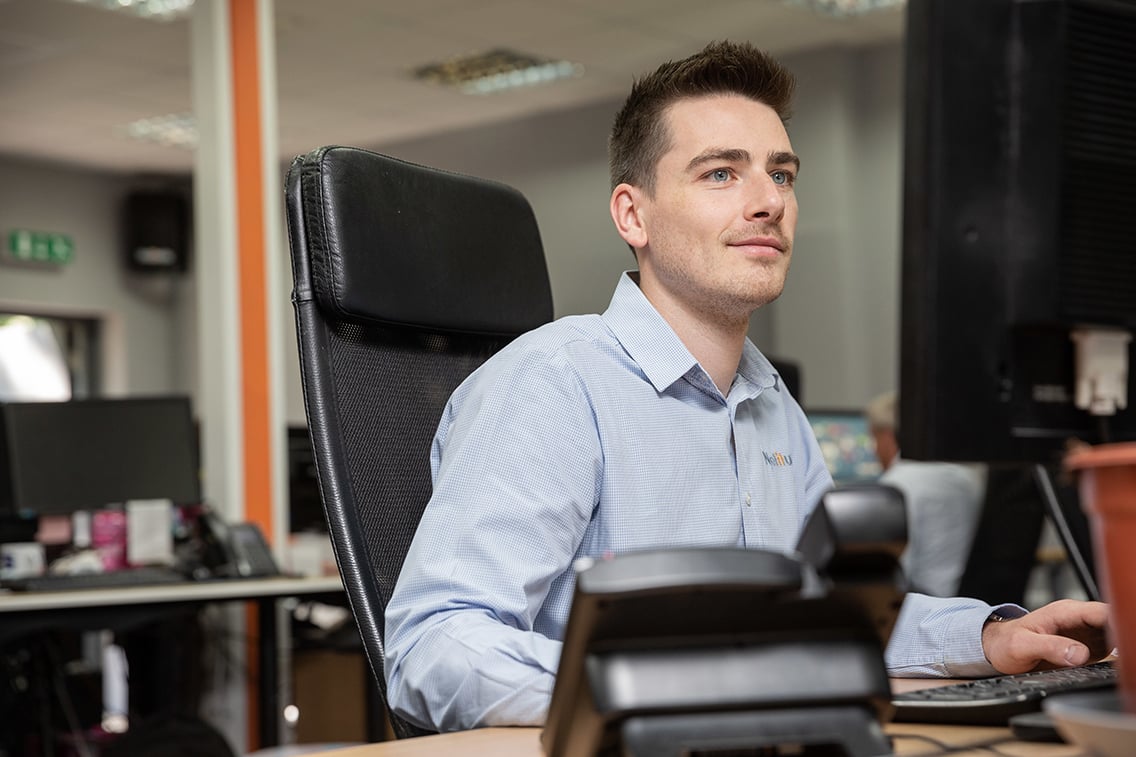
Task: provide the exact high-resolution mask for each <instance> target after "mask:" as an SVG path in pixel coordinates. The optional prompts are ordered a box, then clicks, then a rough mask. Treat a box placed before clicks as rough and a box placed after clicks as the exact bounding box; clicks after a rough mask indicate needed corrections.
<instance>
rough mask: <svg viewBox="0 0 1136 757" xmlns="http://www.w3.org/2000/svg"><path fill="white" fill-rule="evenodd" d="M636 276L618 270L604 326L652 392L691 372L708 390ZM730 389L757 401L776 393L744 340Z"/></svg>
mask: <svg viewBox="0 0 1136 757" xmlns="http://www.w3.org/2000/svg"><path fill="white" fill-rule="evenodd" d="M637 276H638V274H637V273H636V272H633V271H624V272H623V275H621V276H620V277H619V284H618V285H616V288H615V294H613V295H612V297H611V304H610V305H608V308H607V310H606V311H604V314H603V319H604V322H605V323H606V324H607V326H608V328H610V329H611V332H612V334H614V335H615V338H616V339H618V340H619V343H620V344H621V345H622V346H623V349H624V350H626V351H627V354H628V355H630V356H631V359H632V360H634V361H635V362H636V363H637V364H638V365H639V367H640V369H642V371H643V373H644V375H646V377H647V380H648V381H650V382H651V385H652V386H654V387H655V390H656V391H659V392H662V391H665V390H666V389H667V388H668V387H670V385H671V384H673V383H674V382H676V381H678V380H679V379H680V378H682V377H683V376H686V375H687V374H690V373H691V371H692V370H694V369H697V370H698V373H699V374H700V375H699V377H698V378H697V379H693V380H695V382H696V383H702V382H701V381H700V379H702V378H704V379H705V382H706V383H708V384H710V385H711V386H712V385H713V382H710V377H709V376H707V375H706V374H705V371H704V370H703V369H702V366H701V365H699V364H698V361H697V360H696V359H695V358H694V355H692V354H690V350H688V349H687V348H686V345H684V344H683V343H682V340H681V339H679V338H678V334H676V333H675V332H674V329H672V328H671V327H670V324H668V323H667V322H666V320H665V319H664V318H663V317H662V316H661V315H659V311H657V310H655V307H654V306H653V305H652V304H651V303H650V301H649V300H648V299H647V297H646V296H645V295H644V294H643V292H642V291H641V290H640V289H639V285H638V284H637V283H636V281H635V279H634V278H633V277H637ZM692 378H693V377H692ZM742 382H744V383H745V384H747V385H748V386H746V387H745V388H744V389H743V388H742V387H741V386H740V384H741V383H742ZM735 388H736V389H742V391H743V392H744V393H745V394H746V395H748V396H751V397H756V396H757V395H758V394H760V393H761V392H762V391H763V390H765V389H771V388H778V389H780V383H779V378H778V376H777V374H776V372H775V371H774V370H773V365H772V364H771V363H770V362H769V360H768V359H767V358H766V357H765V356H764V355H762V354H761V351H760V350H758V349H757V347H756V346H754V344H753V342H751V341H750V340H749V339H746V341H745V345H744V347H743V348H742V359H741V362H740V363H739V364H738V375H737V377H736V378H735V381H734V388H731V393H732V392H733V391H734V389H735Z"/></svg>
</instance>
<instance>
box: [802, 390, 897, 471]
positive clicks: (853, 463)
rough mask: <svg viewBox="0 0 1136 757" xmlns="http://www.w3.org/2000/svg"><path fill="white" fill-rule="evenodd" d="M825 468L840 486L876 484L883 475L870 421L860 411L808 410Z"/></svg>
mask: <svg viewBox="0 0 1136 757" xmlns="http://www.w3.org/2000/svg"><path fill="white" fill-rule="evenodd" d="M805 415H806V416H807V417H808V419H809V424H810V425H811V426H812V427H813V434H814V435H815V436H816V440H817V443H818V444H819V445H820V451H821V453H822V454H823V455H824V462H825V465H827V466H828V472H829V473H831V474H832V480H833V481H834V482H835V483H837V484H848V483H852V482H856V481H872V480H875V479H876V478H879V475H880V473H882V472H883V469H882V467H881V466H880V461H879V458H877V457H876V445H875V443H874V442H873V441H872V435H871V434H870V433H869V431H868V420H867V418H865V417H864V414H863V413H862V412H860V411H859V410H847V409H844V410H841V409H824V408H807V409H806V410H805Z"/></svg>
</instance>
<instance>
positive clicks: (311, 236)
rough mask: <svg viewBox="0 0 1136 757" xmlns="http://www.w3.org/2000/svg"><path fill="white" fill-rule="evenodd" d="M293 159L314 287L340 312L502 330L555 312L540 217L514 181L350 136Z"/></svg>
mask: <svg viewBox="0 0 1136 757" xmlns="http://www.w3.org/2000/svg"><path fill="white" fill-rule="evenodd" d="M297 169H298V170H300V171H301V176H300V181H301V183H302V186H301V190H302V195H303V206H304V229H305V233H306V234H307V237H308V244H309V247H310V249H311V278H312V289H313V295H314V297H315V300H316V302H317V304H318V306H319V307H320V308H322V309H324V310H328V311H330V312H332V313H334V314H335V316H336V317H337V318H339V319H345V320H350V321H356V322H378V323H384V324H393V325H398V326H411V327H421V328H424V329H430V330H443V331H454V332H463V333H489V334H505V335H510V334H520V333H522V332H524V331H528V330H529V329H531V328H535V327H536V326H539V325H540V324H542V323H546V322H548V321H549V320H551V319H552V294H551V289H550V287H549V283H548V269H547V267H546V265H545V261H544V252H543V248H542V247H541V241H540V233H539V231H538V229H537V225H536V218H535V217H534V215H533V212H532V208H531V206H530V205H529V203H528V201H527V200H526V199H525V198H524V196H523V195H521V193H520V192H518V191H517V190H515V189H513V188H512V187H508V186H506V185H504V184H499V183H497V182H492V181H488V180H485V179H478V178H474V177H470V176H463V175H460V174H455V173H450V172H447V171H442V170H438V169H434V168H427V167H425V166H420V165H415V164H413V163H408V162H405V161H402V160H398V159H397V158H391V157H388V156H386V155H380V154H378V153H374V152H369V151H367V150H361V149H357V148H352V147H324V148H321V149H319V150H316V151H314V152H312V153H309V154H308V155H306V156H302V157H301V158H299V159H297V161H296V164H295V166H294V168H293V170H297Z"/></svg>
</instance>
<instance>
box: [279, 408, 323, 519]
mask: <svg viewBox="0 0 1136 757" xmlns="http://www.w3.org/2000/svg"><path fill="white" fill-rule="evenodd" d="M288 516H289V517H288V521H289V529H288V530H289V531H290V532H291V533H301V532H321V533H327V519H326V518H325V517H324V514H323V501H322V500H321V499H320V492H319V479H318V478H317V474H316V460H315V454H314V453H313V452H312V440H311V437H310V436H309V435H308V427H307V426H289V427H288Z"/></svg>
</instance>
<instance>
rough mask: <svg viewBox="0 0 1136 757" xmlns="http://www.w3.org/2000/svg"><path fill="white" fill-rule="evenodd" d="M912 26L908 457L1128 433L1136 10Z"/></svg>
mask: <svg viewBox="0 0 1136 757" xmlns="http://www.w3.org/2000/svg"><path fill="white" fill-rule="evenodd" d="M907 18H908V21H907V41H906V45H907V48H906V105H905V108H906V122H905V157H904V186H903V259H902V283H903V286H902V294H901V350H900V366H901V381H900V392H899V397H900V412H899V441H900V448H901V449H902V450H903V454H904V456H905V457H908V458H914V459H931V460H959V461H967V460H970V461H985V462H1019V463H1020V462H1030V463H1041V462H1051V461H1053V460H1055V459H1057V458H1058V457H1059V456H1060V455H1061V453H1062V451H1063V449H1064V445H1065V442H1066V440H1067V439H1070V438H1077V439H1081V440H1084V441H1086V442H1089V443H1099V442H1104V441H1122V440H1131V439H1136V408H1133V407H1132V400H1133V399H1134V398H1136V392H1134V391H1133V389H1134V382H1136V374H1134V373H1133V372H1132V371H1131V370H1128V366H1131V365H1132V358H1133V344H1132V343H1131V342H1128V343H1127V344H1126V345H1125V344H1124V343H1123V340H1124V338H1125V337H1126V336H1127V335H1131V334H1132V333H1133V332H1136V294H1134V293H1136V257H1134V256H1133V254H1132V232H1131V228H1130V226H1131V218H1132V213H1133V200H1134V198H1136V128H1133V125H1132V124H1133V118H1134V111H1133V106H1132V103H1133V102H1134V101H1136V45H1134V44H1133V40H1136V4H1134V3H1131V2H1116V1H1113V0H911V1H910V3H909V5H908V11H907ZM1086 330H1088V331H1092V332H1094V333H1096V334H1103V335H1104V337H1103V342H1102V341H1101V340H1096V343H1097V345H1098V346H1099V345H1101V344H1104V345H1105V346H1106V348H1105V349H1103V350H1100V351H1098V353H1097V358H1098V361H1097V363H1096V365H1093V364H1091V363H1086V362H1085V361H1084V360H1083V359H1082V357H1081V356H1078V354H1077V350H1078V347H1077V345H1078V344H1085V342H1084V341H1083V340H1082V341H1080V342H1077V341H1074V340H1075V339H1079V338H1080V337H1077V336H1076V334H1077V333H1078V332H1082V331H1086ZM1110 340H1111V341H1110ZM1102 353H1107V354H1102ZM1102 357H1103V358H1104V359H1103V360H1101V358H1102ZM1125 390H1126V391H1125ZM1123 394H1126V395H1127V397H1126V398H1124V399H1123V400H1121V401H1119V402H1118V401H1116V400H1117V399H1118V396H1119V395H1123ZM1102 395H1104V396H1103V397H1102ZM1086 400H1091V401H1092V402H1094V403H1096V405H1097V407H1096V408H1095V409H1094V412H1089V411H1088V410H1086V409H1083V408H1082V407H1079V406H1078V405H1079V404H1087V402H1086ZM1110 403H1111V404H1113V405H1114V406H1116V407H1115V412H1113V413H1111V414H1108V412H1107V411H1108V410H1109V408H1108V407H1107V405H1108V404H1110ZM1125 404H1126V406H1124V405H1125Z"/></svg>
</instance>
